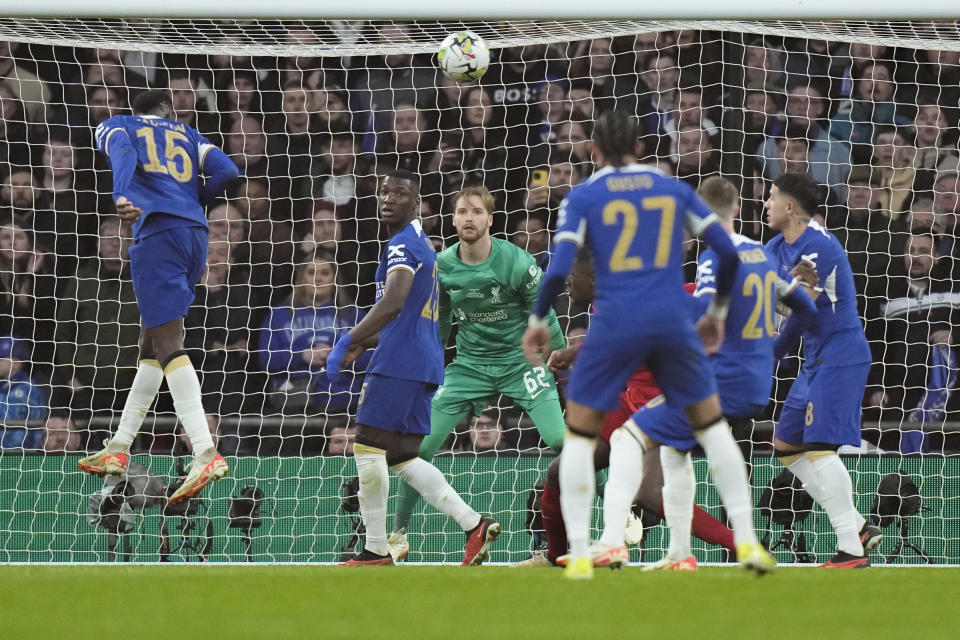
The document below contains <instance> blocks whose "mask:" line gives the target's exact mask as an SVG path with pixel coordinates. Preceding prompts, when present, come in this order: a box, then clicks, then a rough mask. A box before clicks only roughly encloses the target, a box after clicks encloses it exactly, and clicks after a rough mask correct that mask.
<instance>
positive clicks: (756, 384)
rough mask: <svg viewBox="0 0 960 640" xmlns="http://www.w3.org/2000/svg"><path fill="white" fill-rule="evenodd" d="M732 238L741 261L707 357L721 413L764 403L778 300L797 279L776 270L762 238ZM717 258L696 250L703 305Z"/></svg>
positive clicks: (697, 292) (710, 291) (713, 287)
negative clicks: (717, 343) (719, 340)
mask: <svg viewBox="0 0 960 640" xmlns="http://www.w3.org/2000/svg"><path fill="white" fill-rule="evenodd" d="M731 239H732V240H733V244H734V245H735V246H736V247H737V257H738V259H739V264H738V266H737V273H736V277H735V279H734V284H733V289H732V290H731V292H730V311H729V313H728V314H727V320H726V324H725V326H724V330H725V331H724V338H723V345H721V347H720V349H719V350H718V351H717V352H716V353H715V354H713V355H712V356H711V357H710V362H711V364H712V365H713V370H714V374H715V375H716V378H717V386H718V388H719V390H720V398H721V402H722V404H723V409H724V413H727V414H728V415H733V416H738V417H739V416H741V415H743V414H742V413H741V412H740V411H739V410H738V409H739V408H742V407H749V406H755V405H761V406H762V405H766V404H767V402H768V400H769V397H770V384H771V381H772V379H773V364H774V363H773V343H774V339H775V338H776V334H777V327H776V324H775V321H776V306H777V300H779V299H780V298H782V297H784V296H786V295H788V294H789V293H790V292H791V291H792V290H793V287H795V286H796V284H794V283H793V281H792V279H791V282H790V283H788V282H787V281H786V280H784V279H783V278H782V277H781V276H780V261H779V260H778V259H777V257H776V256H775V255H774V254H773V253H772V252H771V251H770V250H768V249H766V248H765V247H764V246H763V245H762V244H761V243H759V242H756V241H755V240H750V239H749V238H746V237H744V236H741V235H739V234H734V235H733V236H731ZM716 262H717V256H716V254H715V253H714V251H713V250H712V249H707V250H705V251H704V252H702V253H701V254H700V259H699V261H698V265H697V288H696V290H695V292H694V295H695V296H696V297H697V298H699V299H700V302H701V305H702V306H701V310H702V309H703V307H705V305H706V300H708V299H709V298H710V297H711V296H713V294H715V293H716V274H715V269H716Z"/></svg>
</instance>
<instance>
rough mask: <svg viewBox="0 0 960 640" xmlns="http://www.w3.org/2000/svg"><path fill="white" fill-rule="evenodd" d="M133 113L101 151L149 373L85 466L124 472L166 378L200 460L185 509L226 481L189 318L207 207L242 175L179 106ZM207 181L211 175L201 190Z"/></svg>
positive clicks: (161, 99) (165, 99)
mask: <svg viewBox="0 0 960 640" xmlns="http://www.w3.org/2000/svg"><path fill="white" fill-rule="evenodd" d="M133 111H134V114H135V115H132V116H114V117H112V118H108V119H107V120H105V121H103V122H102V123H101V124H100V126H98V127H97V131H96V143H97V148H98V149H99V150H100V151H101V152H102V153H103V154H104V155H106V156H107V157H108V158H109V160H110V168H111V170H112V173H113V196H114V201H115V202H116V205H117V213H118V215H119V216H120V217H121V218H123V219H124V220H127V221H132V222H133V223H134V224H133V234H134V245H133V247H132V248H131V249H130V274H131V276H132V279H133V289H134V293H135V294H136V297H137V305H138V307H139V310H140V317H141V320H142V326H143V330H142V333H141V337H140V365H139V367H138V369H137V374H136V376H135V377H134V380H133V385H132V387H131V389H130V393H129V395H128V396H127V401H126V403H125V404H124V407H123V413H122V414H121V416H120V425H119V427H118V429H117V433H116V435H115V436H114V437H113V438H112V439H111V440H110V442H109V443H108V444H107V446H106V448H105V449H104V450H103V451H100V452H97V453H95V454H93V455H91V456H88V457H86V458H84V459H82V460H80V461H79V462H78V463H77V465H78V466H79V467H80V468H81V469H83V470H84V471H87V472H88V473H94V474H97V475H104V474H120V473H123V471H124V469H125V468H126V466H127V462H128V460H129V452H130V445H131V444H132V443H133V439H134V437H135V436H136V435H137V432H138V431H139V430H140V425H141V424H142V422H143V418H144V416H145V415H146V413H147V411H148V410H149V409H150V406H151V405H152V404H153V400H154V398H155V397H156V395H157V392H158V391H159V389H160V384H161V383H162V382H163V380H164V379H166V381H167V386H168V387H169V389H170V395H171V396H173V404H174V408H175V409H176V412H177V417H178V418H179V419H180V422H181V424H183V427H184V430H185V431H186V432H187V436H188V437H189V438H190V443H191V446H192V447H193V453H194V460H193V463H192V464H191V470H190V473H189V475H188V476H187V478H186V479H185V480H184V482H183V483H182V484H181V486H180V488H179V489H178V490H177V491H176V492H174V494H173V495H172V496H170V501H171V502H179V501H180V500H183V499H185V498H188V497H190V496H192V495H194V494H196V493H197V492H199V491H200V490H201V489H202V488H203V487H204V486H206V485H207V484H208V483H209V482H210V481H212V480H216V479H218V478H221V477H223V476H224V475H225V474H226V472H227V463H226V462H225V461H224V459H223V458H222V457H220V455H219V454H218V453H217V450H216V448H215V446H214V443H213V440H212V438H211V437H210V432H209V430H208V427H207V421H206V416H205V415H204V411H203V405H202V403H201V397H200V382H199V380H198V378H197V373H196V371H195V370H194V368H193V365H192V363H191V362H190V358H189V357H188V356H187V354H186V352H185V351H184V350H183V318H184V316H186V315H187V311H188V309H189V308H190V305H191V304H192V303H193V297H194V296H193V292H194V287H195V286H196V285H197V282H199V280H200V275H201V273H202V272H203V270H204V268H205V267H206V263H207V219H206V215H205V214H204V208H203V207H204V205H205V204H209V203H211V202H212V201H213V200H214V199H215V198H217V197H219V196H220V194H222V193H223V190H224V189H225V188H226V187H227V185H228V184H229V182H230V181H232V180H233V179H234V178H236V177H237V176H238V175H239V170H238V169H237V166H236V165H235V164H234V163H233V161H232V160H230V159H229V158H228V157H227V156H226V154H224V153H223V151H221V150H220V149H218V148H217V147H215V146H214V145H212V144H211V143H210V141H208V140H207V139H206V138H204V137H203V136H202V135H200V134H199V133H198V132H197V131H196V130H195V129H193V128H192V127H190V126H188V125H186V124H183V123H182V122H177V121H175V120H171V119H170V117H171V116H172V115H173V105H172V102H171V98H170V96H169V94H167V93H166V92H164V91H145V92H143V93H141V94H140V95H138V96H137V98H136V99H135V100H134V102H133ZM201 172H203V173H204V174H206V176H207V180H206V182H205V183H204V185H203V187H202V188H201V187H200V180H199V178H200V173H201Z"/></svg>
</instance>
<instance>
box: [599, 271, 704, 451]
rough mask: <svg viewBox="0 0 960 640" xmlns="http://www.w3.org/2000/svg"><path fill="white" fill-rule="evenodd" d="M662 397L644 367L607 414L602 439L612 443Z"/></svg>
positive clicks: (691, 288)
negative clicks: (624, 426) (642, 409)
mask: <svg viewBox="0 0 960 640" xmlns="http://www.w3.org/2000/svg"><path fill="white" fill-rule="evenodd" d="M696 287H697V285H695V284H685V285H683V288H684V289H686V290H687V293H689V294H692V293H693V291H694V289H696ZM658 395H660V387H658V386H657V382H656V380H654V379H653V374H652V373H650V371H649V370H647V369H646V368H644V367H640V368H639V369H637V370H636V372H635V373H634V374H633V375H632V376H631V377H630V379H629V380H628V381H627V388H626V390H625V391H624V392H623V393H621V394H620V406H619V407H617V409H616V410H615V411H611V412H610V413H608V414H607V418H606V419H605V420H604V421H603V426H602V427H601V428H600V437H601V438H603V439H604V440H606V441H607V442H609V441H610V436H611V435H612V434H613V432H614V431H616V430H617V429H619V428H620V425H622V424H623V423H624V422H626V421H627V420H629V419H630V416H632V415H633V414H634V413H636V412H637V411H639V410H640V407H642V406H643V405H645V404H647V403H648V402H650V401H651V400H653V399H654V398H656V397H657V396H658Z"/></svg>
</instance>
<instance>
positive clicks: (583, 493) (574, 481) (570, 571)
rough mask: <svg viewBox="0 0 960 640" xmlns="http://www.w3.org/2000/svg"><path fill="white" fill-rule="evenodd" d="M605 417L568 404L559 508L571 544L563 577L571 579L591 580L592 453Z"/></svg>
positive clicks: (572, 403)
mask: <svg viewBox="0 0 960 640" xmlns="http://www.w3.org/2000/svg"><path fill="white" fill-rule="evenodd" d="M605 415H606V413H605V412H604V411H598V410H596V409H591V408H590V407H586V406H584V405H582V404H579V403H577V402H574V401H573V400H568V401H567V433H566V437H565V438H564V441H563V451H561V452H560V507H561V510H562V512H563V520H564V522H565V524H566V528H567V539H568V540H569V542H570V559H569V561H568V563H567V567H566V569H565V570H564V576H566V577H567V578H570V579H573V580H583V579H589V578H592V577H593V561H592V559H591V558H590V515H591V511H592V508H593V498H594V494H595V493H596V477H595V475H594V470H593V450H594V448H595V447H596V446H597V434H598V433H600V427H601V425H602V424H603V418H604V416H605Z"/></svg>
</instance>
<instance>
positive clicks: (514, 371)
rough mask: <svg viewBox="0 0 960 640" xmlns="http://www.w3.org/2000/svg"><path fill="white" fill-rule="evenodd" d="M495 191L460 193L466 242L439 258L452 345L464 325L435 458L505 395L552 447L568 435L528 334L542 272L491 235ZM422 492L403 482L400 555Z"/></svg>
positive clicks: (442, 399) (552, 317) (425, 454)
mask: <svg viewBox="0 0 960 640" xmlns="http://www.w3.org/2000/svg"><path fill="white" fill-rule="evenodd" d="M492 223H493V196H492V195H491V194H490V192H489V191H488V190H487V189H486V188H485V187H482V186H476V187H466V188H464V189H463V190H462V191H460V192H459V193H458V194H457V195H456V197H455V198H454V211H453V226H454V227H455V228H456V230H457V236H458V237H459V240H460V241H459V242H457V243H456V244H454V245H453V246H451V247H450V248H448V249H447V250H446V251H444V252H443V253H441V254H440V255H439V256H438V257H437V263H438V264H439V271H438V275H439V284H440V305H439V318H440V337H441V341H442V342H443V343H444V344H446V343H447V341H448V340H449V336H450V329H451V324H452V322H456V323H457V325H458V330H457V356H456V358H455V359H454V361H453V362H452V363H450V365H449V366H448V367H447V368H446V372H445V375H444V383H443V386H442V387H440V388H439V389H438V390H437V394H436V395H435V396H434V398H433V405H432V409H431V414H430V435H429V436H427V437H426V438H425V439H424V441H423V444H422V445H421V446H420V457H421V458H423V459H425V460H430V459H432V458H433V456H434V455H435V454H436V453H437V451H438V450H439V449H440V447H441V445H442V444H443V442H444V441H445V440H446V439H447V436H449V435H450V432H451V431H452V430H453V428H454V427H455V426H456V425H457V424H458V423H459V422H460V421H461V420H463V419H464V418H465V417H467V416H468V415H477V416H478V415H480V413H481V412H482V411H483V410H484V408H486V406H487V405H488V404H489V403H490V401H491V400H495V399H496V398H497V396H499V395H500V394H503V395H505V396H507V397H508V398H510V399H511V400H513V401H514V402H515V403H516V404H517V405H519V406H520V407H522V408H523V409H524V410H525V411H526V412H527V413H529V414H530V417H531V418H532V419H533V422H534V424H535V425H536V426H537V430H538V431H539V432H540V435H541V436H542V437H543V440H544V441H545V442H546V443H547V445H548V446H550V447H551V448H553V449H554V450H558V451H559V449H560V446H561V444H562V442H563V429H564V423H563V411H562V409H561V407H560V398H559V396H558V395H557V385H556V381H555V380H554V377H553V373H552V372H551V371H550V370H549V369H547V368H546V367H543V366H535V367H533V366H531V365H530V363H528V362H527V361H526V359H525V358H524V357H523V352H522V351H521V349H520V339H521V338H522V336H523V332H524V330H525V329H526V327H527V317H528V316H529V314H530V309H531V308H532V307H533V302H534V300H535V299H536V297H537V292H538V291H539V290H540V280H541V277H542V275H543V274H542V272H541V270H540V267H538V266H537V263H536V260H535V259H534V257H533V256H532V255H530V254H529V253H527V252H526V251H524V250H523V249H521V248H519V247H517V246H515V245H514V244H512V243H510V242H507V241H506V240H501V239H499V238H491V237H490V226H491V224H492ZM547 319H548V323H549V327H550V340H551V344H550V346H551V348H553V349H560V348H562V347H563V346H564V344H565V342H564V338H563V333H562V332H561V331H560V324H559V323H558V322H557V316H556V314H555V313H554V312H553V311H552V310H551V311H550V312H549V314H548V316H547ZM417 498H418V496H417V494H416V492H415V491H413V490H412V488H410V487H409V486H406V485H401V487H400V497H399V500H398V504H397V517H396V521H395V524H394V530H393V535H391V536H390V551H391V554H393V556H394V558H395V559H396V558H399V557H401V556H402V555H404V554H405V553H406V552H407V550H408V549H409V545H408V544H407V536H406V528H407V525H408V523H409V521H410V516H411V514H412V512H413V508H414V506H415V505H416V501H417Z"/></svg>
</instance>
